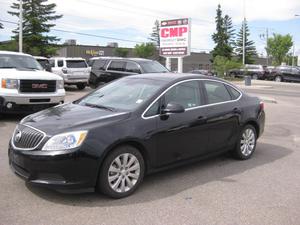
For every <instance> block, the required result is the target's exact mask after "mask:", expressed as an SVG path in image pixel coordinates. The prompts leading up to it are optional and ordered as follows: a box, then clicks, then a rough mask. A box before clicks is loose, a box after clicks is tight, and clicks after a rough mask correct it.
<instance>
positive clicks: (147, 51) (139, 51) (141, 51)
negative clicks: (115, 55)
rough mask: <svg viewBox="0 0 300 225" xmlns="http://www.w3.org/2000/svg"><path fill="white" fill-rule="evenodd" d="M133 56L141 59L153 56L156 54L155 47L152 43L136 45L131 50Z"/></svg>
mask: <svg viewBox="0 0 300 225" xmlns="http://www.w3.org/2000/svg"><path fill="white" fill-rule="evenodd" d="M133 52H134V54H135V55H136V56H137V57H141V58H150V57H151V56H153V55H154V54H155V52H156V47H155V46H154V44H153V43H146V44H145V43H143V44H140V45H138V44H137V45H136V46H135V47H134V49H133Z"/></svg>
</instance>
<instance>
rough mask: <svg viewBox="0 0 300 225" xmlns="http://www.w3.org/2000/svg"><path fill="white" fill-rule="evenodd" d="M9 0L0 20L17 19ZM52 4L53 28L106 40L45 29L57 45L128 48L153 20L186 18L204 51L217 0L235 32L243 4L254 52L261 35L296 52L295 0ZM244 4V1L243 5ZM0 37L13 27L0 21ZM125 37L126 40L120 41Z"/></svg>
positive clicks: (74, 0) (299, 31)
mask: <svg viewBox="0 0 300 225" xmlns="http://www.w3.org/2000/svg"><path fill="white" fill-rule="evenodd" d="M13 1H14V0H0V20H8V21H13V22H17V21H18V19H17V18H16V17H12V16H10V15H9V14H8V13H7V10H9V7H10V5H11V3H12V2H13ZM49 2H54V3H56V4H57V8H56V10H57V13H59V14H63V18H62V19H59V20H57V21H56V24H57V25H56V27H55V28H56V29H62V30H67V31H73V32H80V33H85V34H93V35H98V36H105V37H109V38H100V37H90V36H83V35H79V34H75V33H65V32H61V31H51V34H54V35H56V36H58V37H59V38H60V39H61V41H60V42H61V43H63V42H64V41H65V40H66V39H76V40H77V43H79V44H85V45H100V46H105V45H106V44H107V43H108V42H114V41H115V40H114V39H112V38H118V39H124V41H117V42H118V43H119V46H120V47H133V46H134V45H135V44H139V43H142V42H147V41H148V38H149V34H150V33H151V31H152V27H153V25H154V22H155V20H162V19H175V18H186V17H189V18H191V20H192V31H191V33H192V37H191V40H192V41H191V44H192V46H191V48H192V52H200V51H210V50H212V49H213V47H214V43H213V42H212V40H211V35H212V34H213V32H215V22H214V20H215V16H216V8H217V5H218V4H221V7H222V11H223V15H225V14H228V15H229V16H230V17H232V20H233V24H234V28H235V29H236V32H237V31H239V29H240V27H241V22H242V20H243V8H244V7H243V6H245V15H246V19H247V21H248V25H249V28H250V33H251V36H250V39H251V40H253V41H254V42H255V45H256V48H257V52H258V54H259V55H265V50H264V48H265V45H266V40H265V38H264V37H262V34H264V35H266V30H267V29H268V31H269V36H272V34H273V33H280V34H283V35H285V34H291V35H292V36H293V40H294V43H295V53H296V54H297V55H300V16H299V17H296V16H295V15H296V14H299V15H300V1H299V0H285V1H279V0H209V1H207V0H193V1H192V0H185V1H183V0H151V1H149V0H49ZM244 4H245V5H244ZM3 24H4V27H5V29H3V30H0V41H3V40H8V39H9V38H10V36H11V35H12V32H11V31H12V30H13V29H14V28H15V27H16V25H13V24H8V23H3ZM125 40H127V41H125Z"/></svg>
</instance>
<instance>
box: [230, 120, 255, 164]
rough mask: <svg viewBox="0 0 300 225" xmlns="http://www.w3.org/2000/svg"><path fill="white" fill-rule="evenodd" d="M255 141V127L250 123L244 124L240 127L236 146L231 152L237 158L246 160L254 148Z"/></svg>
mask: <svg viewBox="0 0 300 225" xmlns="http://www.w3.org/2000/svg"><path fill="white" fill-rule="evenodd" d="M245 141H246V143H245ZM256 141H257V133H256V130H255V128H254V127H253V126H252V125H250V124H248V125H246V126H245V127H244V128H243V129H242V132H241V134H240V136H239V139H238V141H237V144H236V147H235V149H234V150H233V152H232V153H233V155H234V157H235V158H236V159H239V160H246V159H249V158H251V156H252V155H253V153H254V151H255V149H256ZM243 142H244V144H243ZM244 146H245V147H244Z"/></svg>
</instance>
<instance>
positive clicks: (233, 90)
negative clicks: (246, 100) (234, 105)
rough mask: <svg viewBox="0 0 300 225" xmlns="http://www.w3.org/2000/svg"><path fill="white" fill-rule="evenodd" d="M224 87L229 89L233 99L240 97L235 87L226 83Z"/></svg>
mask: <svg viewBox="0 0 300 225" xmlns="http://www.w3.org/2000/svg"><path fill="white" fill-rule="evenodd" d="M226 87H227V89H228V90H229V92H230V94H231V96H232V99H233V100H235V99H238V98H239V97H240V95H241V94H240V92H238V91H237V90H236V89H235V88H233V87H231V86H229V85H226Z"/></svg>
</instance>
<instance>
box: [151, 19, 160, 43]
mask: <svg viewBox="0 0 300 225" xmlns="http://www.w3.org/2000/svg"><path fill="white" fill-rule="evenodd" d="M159 29H160V24H159V21H158V20H155V22H154V26H153V28H152V33H151V34H150V37H149V40H150V41H151V42H152V43H153V44H154V45H155V46H156V47H157V48H159V46H160V37H159Z"/></svg>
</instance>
